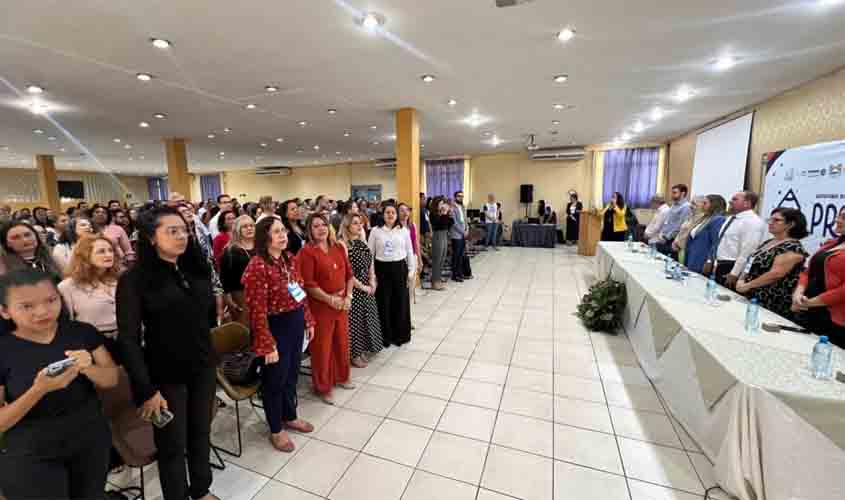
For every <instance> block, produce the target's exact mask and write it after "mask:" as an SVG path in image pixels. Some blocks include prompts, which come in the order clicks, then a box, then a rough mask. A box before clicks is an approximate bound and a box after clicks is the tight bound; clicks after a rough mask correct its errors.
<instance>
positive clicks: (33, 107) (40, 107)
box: [29, 98, 48, 115]
mask: <svg viewBox="0 0 845 500" xmlns="http://www.w3.org/2000/svg"><path fill="white" fill-rule="evenodd" d="M29 110H30V111H31V112H32V114H34V115H43V114H44V113H46V112H47V111H48V108H47V104H46V103H44V102H42V101H40V100H38V99H37V98H36V99H33V100H32V102H31V103H30V104H29Z"/></svg>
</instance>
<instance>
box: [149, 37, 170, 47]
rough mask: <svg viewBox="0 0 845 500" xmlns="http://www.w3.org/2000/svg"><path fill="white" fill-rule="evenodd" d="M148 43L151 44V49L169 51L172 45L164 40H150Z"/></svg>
mask: <svg viewBox="0 0 845 500" xmlns="http://www.w3.org/2000/svg"><path fill="white" fill-rule="evenodd" d="M150 43H151V44H153V47H155V48H157V49H169V48H170V46H171V45H172V44H171V43H170V42H169V41H168V40H165V39H164V38H150Z"/></svg>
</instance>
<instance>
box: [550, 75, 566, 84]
mask: <svg viewBox="0 0 845 500" xmlns="http://www.w3.org/2000/svg"><path fill="white" fill-rule="evenodd" d="M553 80H554V82H555V83H564V82H566V80H569V77H568V76H567V75H556V76H555V77H554V78H553Z"/></svg>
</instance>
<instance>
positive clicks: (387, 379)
mask: <svg viewBox="0 0 845 500" xmlns="http://www.w3.org/2000/svg"><path fill="white" fill-rule="evenodd" d="M416 376H417V370H412V369H410V368H404V367H402V366H392V365H386V366H385V367H384V368H382V369H381V370H379V371H378V373H376V374H375V375H374V376H373V378H371V379H370V382H369V383H371V384H374V385H380V386H383V387H390V388H392V389H398V390H400V391H404V390H405V389H407V388H408V386H409V385H411V382H412V381H413V380H414V377H416Z"/></svg>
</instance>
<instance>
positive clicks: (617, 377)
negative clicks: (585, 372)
mask: <svg viewBox="0 0 845 500" xmlns="http://www.w3.org/2000/svg"><path fill="white" fill-rule="evenodd" d="M599 372H600V373H601V378H602V381H604V382H613V383H616V384H632V385H649V386H650V385H651V382H649V381H648V378H647V377H646V376H645V373H643V371H642V369H641V368H640V367H639V366H627V365H612V364H609V363H599Z"/></svg>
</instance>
